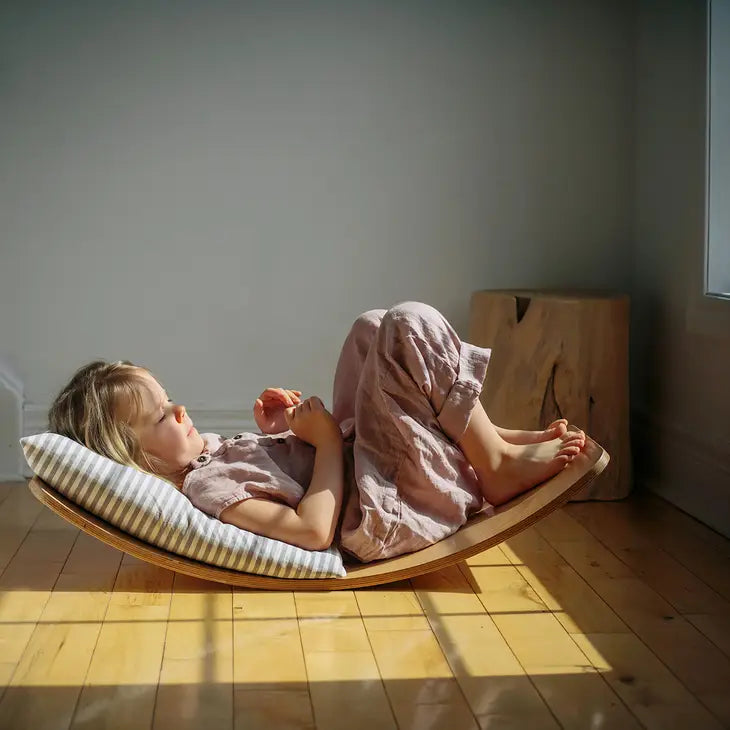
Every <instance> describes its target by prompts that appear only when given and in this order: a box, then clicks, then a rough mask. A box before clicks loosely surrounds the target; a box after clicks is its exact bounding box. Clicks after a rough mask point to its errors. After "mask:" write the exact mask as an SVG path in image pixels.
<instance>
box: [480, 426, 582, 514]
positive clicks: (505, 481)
mask: <svg viewBox="0 0 730 730" xmlns="http://www.w3.org/2000/svg"><path fill="white" fill-rule="evenodd" d="M584 445H585V434H584V433H583V431H567V432H566V433H564V434H563V435H562V436H559V437H558V438H554V439H551V440H550V441H541V442H537V443H532V444H506V446H505V448H504V450H503V453H502V455H501V458H500V459H499V460H498V463H492V464H491V465H484V466H482V465H480V467H477V466H476V465H474V470H475V471H476V473H477V476H478V477H479V481H480V482H481V484H482V490H483V492H484V496H485V498H486V500H487V501H488V502H489V503H490V504H493V505H494V506H495V507H496V506H498V505H500V504H504V503H505V502H509V500H511V499H513V498H514V497H516V496H517V495H518V494H522V493H523V492H526V491H527V490H528V489H531V488H532V487H534V486H536V485H538V484H541V483H542V482H544V481H546V480H547V479H550V477H553V476H555V475H556V474H557V473H558V472H559V471H561V470H562V469H564V468H565V467H566V465H567V464H569V463H570V462H571V461H572V460H573V459H574V458H575V457H576V455H577V454H579V453H580V451H581V449H582V448H583V447H584ZM485 467H486V468H485Z"/></svg>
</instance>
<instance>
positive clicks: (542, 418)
mask: <svg viewBox="0 0 730 730" xmlns="http://www.w3.org/2000/svg"><path fill="white" fill-rule="evenodd" d="M628 328H629V298H628V296H626V295H623V294H614V293H609V292H591V291H572V292H569V291H517V290H496V291H478V292H474V294H473V295H472V299H471V307H470V318H469V332H468V336H467V340H468V341H469V342H472V343H473V344H475V345H479V346H481V347H490V348H492V357H491V360H490V363H489V368H488V370H487V378H486V381H485V386H484V389H483V391H482V397H481V401H482V405H483V406H484V408H485V410H486V411H487V413H488V414H489V417H490V418H491V420H492V421H493V422H494V423H496V424H497V425H499V426H503V427H505V428H527V429H540V428H544V427H545V426H547V425H548V424H549V423H550V422H551V421H553V420H555V419H556V418H567V419H568V421H569V422H570V423H573V424H576V425H577V426H579V427H580V428H582V429H583V430H584V431H585V432H586V433H587V434H588V435H590V436H591V437H592V438H593V439H595V440H596V441H597V442H598V443H600V444H601V445H602V446H603V447H604V448H605V449H606V451H608V453H609V454H610V455H611V462H610V463H609V465H608V467H607V468H606V470H605V471H604V472H603V474H601V475H600V477H598V478H597V479H596V480H595V481H594V482H593V483H592V484H591V485H590V486H589V488H588V489H586V490H584V491H583V492H581V493H580V494H579V495H577V496H576V497H575V500H576V501H579V500H586V499H606V500H610V499H623V498H624V497H626V496H627V495H628V494H629V492H630V491H631V447H630V443H629V395H628V393H629V383H628V348H629V332H628Z"/></svg>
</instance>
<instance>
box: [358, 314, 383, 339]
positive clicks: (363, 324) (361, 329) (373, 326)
mask: <svg viewBox="0 0 730 730" xmlns="http://www.w3.org/2000/svg"><path fill="white" fill-rule="evenodd" d="M384 314H385V310H384V309H369V310H368V311H367V312H363V313H362V314H361V315H360V316H359V317H358V318H357V319H356V320H355V321H354V322H353V323H352V328H351V331H352V332H353V333H354V334H355V335H365V336H367V335H369V334H372V333H374V332H375V330H377V329H378V327H380V323H381V321H382V319H383V315H384Z"/></svg>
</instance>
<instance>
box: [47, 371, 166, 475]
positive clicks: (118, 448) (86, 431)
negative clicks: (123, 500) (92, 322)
mask: <svg viewBox="0 0 730 730" xmlns="http://www.w3.org/2000/svg"><path fill="white" fill-rule="evenodd" d="M145 371H146V372H147V373H148V374H149V375H152V373H151V372H150V371H149V370H147V368H144V367H141V366H139V365H135V364H134V363H132V362H130V361H129V360H117V361H116V362H106V361H104V360H95V361H94V362H91V363H89V364H88V365H84V366H83V367H81V368H79V369H78V370H77V371H76V373H74V375H73V377H72V378H71V380H70V381H69V382H68V384H67V385H66V386H65V387H64V388H63V389H62V390H61V392H60V393H59V394H58V396H57V397H56V399H55V400H54V402H53V405H51V408H50V410H49V411H48V425H49V429H50V430H51V431H53V432H54V433H58V434H61V435H62V436H67V437H68V438H70V439H73V440H74V441H77V442H78V443H80V444H83V445H84V446H86V447H87V448H89V449H91V450H92V451H95V452H96V453H97V454H101V455H102V456H106V457H108V458H109V459H113V460H114V461H116V462H119V463H120V464H124V465H125V466H132V467H134V468H135V469H140V470H141V471H143V472H145V473H147V474H152V475H153V476H156V477H157V478H159V479H165V481H170V480H169V479H166V478H165V477H162V476H161V474H160V473H159V472H160V470H161V467H162V462H161V461H160V460H159V459H157V458H155V457H154V456H151V455H149V454H146V453H145V452H144V450H143V449H142V447H141V445H140V443H139V439H138V438H137V434H136V433H135V432H134V430H133V428H132V425H131V424H132V423H134V422H135V420H136V419H137V417H138V414H139V413H140V412H141V411H142V407H143V403H142V396H141V394H140V391H141V389H142V386H143V385H144V384H145V381H144V378H143V375H142V374H143V372H145ZM152 377H154V375H153V376H152ZM123 403H124V404H125V405H127V404H128V409H127V410H128V414H127V416H126V418H120V417H119V415H118V414H119V410H120V405H121V404H123ZM170 483H171V484H172V483H173V482H170Z"/></svg>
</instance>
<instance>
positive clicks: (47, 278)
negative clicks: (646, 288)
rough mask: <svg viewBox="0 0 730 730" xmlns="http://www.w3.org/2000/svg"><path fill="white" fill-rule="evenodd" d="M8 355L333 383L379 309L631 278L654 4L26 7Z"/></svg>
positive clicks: (209, 391) (12, 69) (40, 377)
mask: <svg viewBox="0 0 730 730" xmlns="http://www.w3.org/2000/svg"><path fill="white" fill-rule="evenodd" d="M0 12H2V16H0V21H1V22H0V33H1V34H2V35H1V36H0V49H2V50H1V51H0V53H1V56H0V58H1V62H2V73H1V75H0V98H1V99H2V109H3V111H2V114H1V115H0V154H1V155H2V159H3V165H2V168H1V169H0V218H1V219H2V239H1V242H0V245H1V246H2V269H1V271H0V330H1V338H0V354H3V355H4V356H5V357H6V358H7V360H8V361H9V363H10V365H11V367H12V368H13V369H14V370H15V372H16V373H18V374H19V375H20V377H21V378H22V380H23V382H24V385H25V394H26V399H27V403H26V411H30V412H31V413H35V412H36V411H37V412H38V413H41V412H44V411H45V408H47V406H48V404H49V403H50V400H51V399H52V397H53V396H54V395H55V393H56V392H57V391H58V389H59V388H60V387H61V385H62V384H63V383H64V382H65V381H66V379H67V378H68V377H69V376H70V374H71V372H72V371H73V370H74V369H76V367H78V366H79V365H81V364H82V363H85V362H86V361H88V360H90V359H92V358H94V357H99V356H100V357H104V358H128V359H132V360H135V361H140V362H141V363H144V364H146V365H148V366H149V367H150V368H152V369H153V370H154V371H155V372H156V373H157V374H158V375H159V376H160V378H161V379H162V380H163V382H164V383H165V384H166V385H167V386H168V388H169V389H170V392H171V393H172V394H173V396H174V397H175V398H177V399H178V400H183V401H184V402H187V403H188V405H189V406H190V407H192V408H193V409H195V408H201V409H210V410H215V409H223V410H235V409H240V408H250V407H251V404H252V401H253V399H254V397H255V396H256V395H258V393H259V392H260V391H261V389H262V388H263V387H265V386H267V385H270V384H273V385H276V384H283V385H288V386H290V387H298V388H300V389H301V390H303V391H304V392H305V393H306V394H313V393H316V394H319V395H321V396H322V397H323V399H324V400H325V402H329V401H330V400H331V383H332V375H333V370H334V366H335V363H336V359H337V355H338V352H339V347H340V344H341V341H342V339H343V337H344V335H345V334H346V332H347V329H348V327H349V325H350V323H351V321H352V320H353V319H354V318H355V317H356V316H357V315H358V314H359V313H360V312H361V311H363V310H366V309H369V308H373V307H387V306H390V305H392V304H394V303H396V302H398V301H401V300H405V299H418V300H423V301H427V302H429V303H431V304H433V305H434V306H436V307H438V308H439V309H441V310H442V311H443V312H444V314H446V316H447V317H448V318H449V319H451V321H452V322H453V323H454V325H455V326H456V328H457V329H458V330H459V331H460V332H462V333H464V332H465V330H466V324H467V322H466V317H467V311H468V301H469V296H470V294H471V292H472V291H473V290H475V289H483V288H490V287H511V286H519V287H531V286H588V287H605V288H618V289H627V288H628V286H629V281H630V272H629V269H628V267H627V260H628V259H629V257H630V237H631V197H632V190H631V186H632V182H631V181H632V178H633V167H632V165H633V162H632V160H633V148H632V137H633V133H634V130H633V124H632V119H633V117H632V94H631V89H632V88H633V47H632V38H631V33H630V31H631V27H632V22H633V20H632V18H633V13H632V8H631V4H630V3H615V2H608V1H607V0H606V1H603V2H599V1H594V2H585V0H575V1H574V2H564V3H561V5H560V7H559V8H555V9H549V8H548V7H547V5H546V3H544V2H542V0H533V1H532V2H521V3H512V2H489V3H480V2H452V3H432V2H408V3H398V4H395V3H391V2H386V1H382V2H359V1H358V2H355V1H352V2H341V1H338V2H289V3H279V2H277V3H271V2H263V1H261V2H229V3H226V2H209V3H203V2H192V1H188V2H175V3H169V2H156V1H155V0H152V1H150V0H148V1H146V2H140V3H116V4H113V3H100V2H86V3H82V2H67V3H55V2H50V0H46V1H45V2H41V3H33V4H29V3H25V2H15V3H8V2H6V3H3V5H2V11H0Z"/></svg>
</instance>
